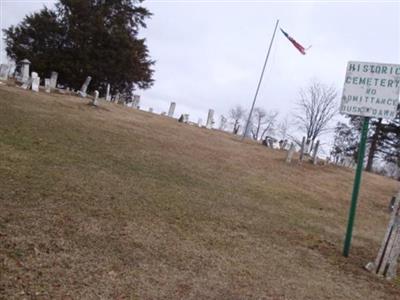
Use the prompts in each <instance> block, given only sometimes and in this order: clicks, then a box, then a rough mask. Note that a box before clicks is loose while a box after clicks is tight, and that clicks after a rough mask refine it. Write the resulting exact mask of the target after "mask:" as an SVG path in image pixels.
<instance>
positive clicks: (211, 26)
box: [0, 0, 400, 124]
mask: <svg viewBox="0 0 400 300" xmlns="http://www.w3.org/2000/svg"><path fill="white" fill-rule="evenodd" d="M54 2H55V1H22V0H14V1H10V0H0V4H1V12H0V13H1V14H0V19H1V20H0V23H1V27H2V28H7V27H8V26H10V25H12V24H17V23H18V22H19V21H21V20H22V18H23V16H24V15H26V14H27V13H29V12H32V11H35V10H38V9H40V8H41V7H43V5H44V4H47V5H52V4H53V3H54ZM143 5H144V6H146V7H147V8H148V9H149V10H150V11H151V12H152V13H153V14H154V15H153V16H152V18H151V19H150V20H148V21H147V24H148V28H147V29H146V30H144V31H143V32H142V36H144V37H146V39H147V45H148V48H149V51H150V55H151V57H152V59H154V60H156V65H155V76H154V78H155V84H154V86H153V87H152V88H151V89H149V90H146V91H139V92H138V93H139V94H141V96H142V99H141V106H142V107H143V108H148V107H153V108H154V110H155V112H161V111H168V107H169V103H170V101H175V102H176V103H177V108H176V111H175V115H179V114H181V113H189V114H190V119H191V120H192V121H194V122H197V120H198V118H202V119H203V121H204V120H205V119H206V118H207V111H208V109H209V108H213V109H214V110H215V116H216V121H217V124H218V123H219V115H220V114H225V115H226V114H227V112H228V110H229V109H230V108H231V107H233V106H234V105H236V104H242V105H243V106H244V107H246V108H249V107H250V105H251V102H252V100H253V96H254V93H255V89H256V86H257V82H258V79H259V76H260V72H261V68H262V65H263V60H264V58H265V55H266V50H267V48H268V44H269V41H270V39H271V36H272V32H273V29H274V25H275V22H276V19H280V27H282V28H283V29H284V30H285V31H286V32H288V33H289V34H290V35H291V36H292V37H293V38H295V39H296V40H297V41H298V42H299V43H301V44H302V45H303V46H305V47H308V46H310V45H312V48H311V49H310V50H309V52H308V53H307V55H305V56H303V55H301V54H300V53H299V52H298V51H297V50H296V49H295V48H294V47H293V46H292V45H291V43H290V42H289V41H288V40H287V39H286V38H285V37H284V36H283V35H282V33H281V32H279V31H278V32H277V35H276V38H275V42H274V45H273V47H272V52H271V55H270V60H269V63H268V65H267V69H266V73H265V77H264V81H263V83H262V86H261V89H260V93H259V98H258V100H257V104H256V106H261V107H263V108H265V109H266V110H277V111H279V112H280V115H281V117H284V116H285V115H290V113H291V112H292V111H293V108H294V103H295V102H296V100H297V94H298V90H299V89H300V88H301V87H304V86H306V85H307V84H308V83H309V82H310V80H312V79H313V78H317V79H320V80H321V81H323V82H324V83H327V84H333V85H334V86H336V87H337V88H338V90H339V94H340V93H341V89H342V86H343V80H344V75H345V68H346V64H347V62H348V61H349V60H355V61H357V60H359V61H371V62H382V63H400V2H399V1H357V2H356V1H145V2H144V4H143ZM3 48H4V45H2V47H1V50H2V55H1V58H2V60H3V61H4V59H5V55H4V49H3ZM110 67H112V66H110ZM88 75H89V74H88Z"/></svg>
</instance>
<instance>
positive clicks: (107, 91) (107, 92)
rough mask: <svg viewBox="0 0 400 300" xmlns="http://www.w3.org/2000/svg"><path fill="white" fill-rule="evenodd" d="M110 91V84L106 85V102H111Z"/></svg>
mask: <svg viewBox="0 0 400 300" xmlns="http://www.w3.org/2000/svg"><path fill="white" fill-rule="evenodd" d="M110 89H111V86H110V84H107V90H106V101H111V94H110Z"/></svg>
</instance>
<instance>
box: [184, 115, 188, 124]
mask: <svg viewBox="0 0 400 300" xmlns="http://www.w3.org/2000/svg"><path fill="white" fill-rule="evenodd" d="M183 123H189V114H183Z"/></svg>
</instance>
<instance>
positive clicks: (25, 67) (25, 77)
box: [20, 59, 31, 83]
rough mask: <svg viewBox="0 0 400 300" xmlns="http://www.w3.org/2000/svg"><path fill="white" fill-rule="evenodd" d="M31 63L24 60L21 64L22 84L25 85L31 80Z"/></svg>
mask: <svg viewBox="0 0 400 300" xmlns="http://www.w3.org/2000/svg"><path fill="white" fill-rule="evenodd" d="M30 64H31V62H30V61H29V60H27V59H24V60H22V61H21V62H20V65H21V82H23V83H25V82H28V81H29V79H30V76H29V66H30Z"/></svg>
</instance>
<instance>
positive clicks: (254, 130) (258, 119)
mask: <svg viewBox="0 0 400 300" xmlns="http://www.w3.org/2000/svg"><path fill="white" fill-rule="evenodd" d="M277 116H278V113H277V112H267V111H265V110H264V109H262V108H260V107H256V108H255V109H254V111H253V115H252V120H251V125H252V126H251V127H250V130H251V136H252V138H253V139H254V140H256V141H257V140H259V139H263V138H264V136H265V135H266V134H267V133H271V132H272V131H273V130H274V129H275V122H276V117H277Z"/></svg>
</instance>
